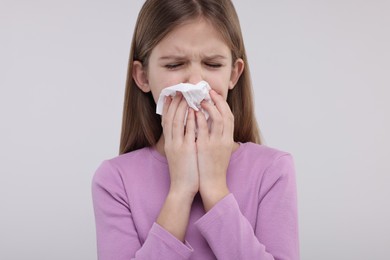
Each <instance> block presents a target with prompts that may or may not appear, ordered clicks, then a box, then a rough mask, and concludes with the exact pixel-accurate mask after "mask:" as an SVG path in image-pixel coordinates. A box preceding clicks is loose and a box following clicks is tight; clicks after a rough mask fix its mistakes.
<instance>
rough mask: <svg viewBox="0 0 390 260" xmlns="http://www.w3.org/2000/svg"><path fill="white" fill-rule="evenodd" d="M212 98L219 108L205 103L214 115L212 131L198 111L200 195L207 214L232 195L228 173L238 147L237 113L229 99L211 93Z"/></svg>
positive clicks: (210, 113)
mask: <svg viewBox="0 0 390 260" xmlns="http://www.w3.org/2000/svg"><path fill="white" fill-rule="evenodd" d="M210 96H211V98H212V100H213V101H214V103H215V105H212V104H209V103H207V102H202V103H201V105H202V108H203V109H205V110H206V111H207V112H208V113H209V115H210V118H209V120H211V126H210V129H209V128H208V124H207V121H206V118H205V116H204V114H203V113H202V112H200V111H198V112H196V120H197V123H198V138H197V141H196V146H197V156H198V169H199V192H200V195H201V196H202V201H203V206H204V208H205V210H206V211H208V210H210V209H211V208H212V207H213V206H214V205H215V204H216V203H217V202H218V201H220V200H221V199H222V198H223V197H225V196H226V195H228V194H229V189H228V187H227V183H226V172H227V169H228V166H229V161H230V157H231V154H232V151H233V148H234V139H233V133H234V116H233V113H232V111H231V110H230V107H229V105H228V104H227V102H226V101H225V99H224V98H223V97H222V96H221V95H219V94H218V93H217V92H215V91H214V90H211V91H210Z"/></svg>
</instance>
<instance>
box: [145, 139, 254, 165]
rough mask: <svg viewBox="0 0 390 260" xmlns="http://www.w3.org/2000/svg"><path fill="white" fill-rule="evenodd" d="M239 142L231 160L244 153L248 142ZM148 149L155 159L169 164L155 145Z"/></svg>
mask: <svg viewBox="0 0 390 260" xmlns="http://www.w3.org/2000/svg"><path fill="white" fill-rule="evenodd" d="M238 144H239V147H238V148H237V150H235V151H234V152H233V153H232V156H231V157H230V162H232V161H235V160H237V158H239V156H240V155H241V154H242V151H243V150H244V146H246V143H241V142H238ZM147 149H148V150H149V152H150V153H151V155H152V156H153V158H154V159H156V160H158V161H160V162H162V163H164V164H168V160H167V157H165V156H164V155H162V154H160V153H159V152H158V151H157V149H156V147H155V146H151V147H147Z"/></svg>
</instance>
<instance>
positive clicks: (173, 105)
mask: <svg viewBox="0 0 390 260" xmlns="http://www.w3.org/2000/svg"><path fill="white" fill-rule="evenodd" d="M170 98H171V97H170ZM180 100H181V94H180V93H178V94H176V95H175V96H174V97H173V98H171V101H170V103H169V106H167V110H166V114H165V115H164V117H163V128H165V129H166V131H165V132H166V133H167V135H166V136H165V138H167V139H169V140H170V139H172V135H173V132H172V127H173V126H172V124H173V119H174V117H175V114H176V110H177V107H178V105H179V103H180Z"/></svg>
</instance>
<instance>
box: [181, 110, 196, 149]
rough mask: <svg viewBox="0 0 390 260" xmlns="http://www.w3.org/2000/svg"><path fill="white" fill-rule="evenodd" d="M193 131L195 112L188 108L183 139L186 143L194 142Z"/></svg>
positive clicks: (194, 127)
mask: <svg viewBox="0 0 390 260" xmlns="http://www.w3.org/2000/svg"><path fill="white" fill-rule="evenodd" d="M195 131H196V125H195V111H194V110H193V109H192V108H189V109H188V115H187V122H186V134H185V137H184V138H185V140H186V142H188V143H193V142H194V141H195Z"/></svg>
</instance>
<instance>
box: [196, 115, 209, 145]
mask: <svg viewBox="0 0 390 260" xmlns="http://www.w3.org/2000/svg"><path fill="white" fill-rule="evenodd" d="M195 115H196V123H197V124H198V139H197V142H199V141H203V140H205V141H206V140H208V139H209V128H208V126H207V121H206V117H205V116H204V114H203V113H202V112H201V111H197V112H195Z"/></svg>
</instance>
